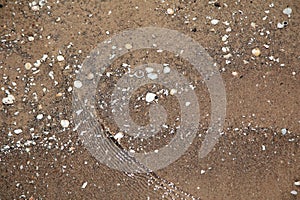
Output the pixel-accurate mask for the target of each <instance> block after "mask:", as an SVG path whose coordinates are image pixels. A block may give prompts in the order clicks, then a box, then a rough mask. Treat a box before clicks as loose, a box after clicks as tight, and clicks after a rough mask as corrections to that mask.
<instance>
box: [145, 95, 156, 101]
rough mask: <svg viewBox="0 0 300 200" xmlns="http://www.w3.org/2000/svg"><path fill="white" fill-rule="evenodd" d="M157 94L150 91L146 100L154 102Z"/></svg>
mask: <svg viewBox="0 0 300 200" xmlns="http://www.w3.org/2000/svg"><path fill="white" fill-rule="evenodd" d="M155 96H156V95H155V94H154V93H151V92H148V93H147V94H146V102H148V103H150V102H152V101H153V100H154V99H155Z"/></svg>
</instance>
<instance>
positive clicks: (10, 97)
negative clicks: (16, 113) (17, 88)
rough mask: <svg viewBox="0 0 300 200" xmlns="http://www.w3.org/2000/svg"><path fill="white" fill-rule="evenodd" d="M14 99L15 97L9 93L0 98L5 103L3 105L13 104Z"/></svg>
mask: <svg viewBox="0 0 300 200" xmlns="http://www.w3.org/2000/svg"><path fill="white" fill-rule="evenodd" d="M14 101H15V97H14V96H13V95H11V94H9V95H7V97H4V98H3V99H2V103H3V104H5V105H10V104H13V103H14Z"/></svg>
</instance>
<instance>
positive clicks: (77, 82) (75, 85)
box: [74, 81, 82, 88]
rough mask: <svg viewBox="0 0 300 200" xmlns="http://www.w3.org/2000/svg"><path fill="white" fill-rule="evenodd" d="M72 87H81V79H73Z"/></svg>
mask: <svg viewBox="0 0 300 200" xmlns="http://www.w3.org/2000/svg"><path fill="white" fill-rule="evenodd" d="M74 87H76V88H81V87H82V83H81V81H74Z"/></svg>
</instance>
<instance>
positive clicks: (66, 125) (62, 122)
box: [60, 119, 70, 128]
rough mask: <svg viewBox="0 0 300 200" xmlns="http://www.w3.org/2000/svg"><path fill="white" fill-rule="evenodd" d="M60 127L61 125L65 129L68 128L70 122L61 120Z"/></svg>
mask: <svg viewBox="0 0 300 200" xmlns="http://www.w3.org/2000/svg"><path fill="white" fill-rule="evenodd" d="M60 125H61V126H62V127H63V128H67V127H69V125H70V122H69V120H66V119H63V120H61V121H60Z"/></svg>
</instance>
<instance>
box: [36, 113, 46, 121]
mask: <svg viewBox="0 0 300 200" xmlns="http://www.w3.org/2000/svg"><path fill="white" fill-rule="evenodd" d="M43 117H44V115H43V114H38V115H37V116H36V119H38V120H41V119H43Z"/></svg>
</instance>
